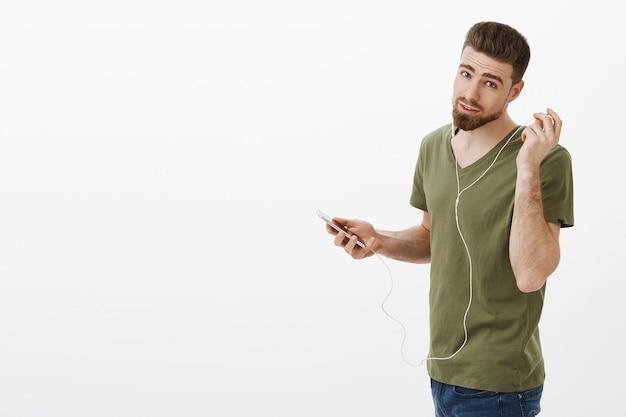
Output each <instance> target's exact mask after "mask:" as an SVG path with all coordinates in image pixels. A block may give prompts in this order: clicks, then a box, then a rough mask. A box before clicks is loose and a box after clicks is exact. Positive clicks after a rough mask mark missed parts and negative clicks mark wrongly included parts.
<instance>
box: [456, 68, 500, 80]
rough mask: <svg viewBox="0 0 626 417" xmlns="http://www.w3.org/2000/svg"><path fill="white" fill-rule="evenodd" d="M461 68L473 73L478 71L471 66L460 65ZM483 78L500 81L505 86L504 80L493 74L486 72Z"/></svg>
mask: <svg viewBox="0 0 626 417" xmlns="http://www.w3.org/2000/svg"><path fill="white" fill-rule="evenodd" d="M459 68H465V69H467V70H468V71H471V72H476V70H475V69H474V67H472V66H471V65H469V64H461V65H459ZM481 76H482V77H485V78H489V79H492V80H496V81H498V82H499V83H500V84H501V85H504V81H503V80H502V78H500V77H499V76H497V75H495V74H491V73H489V72H485V73H483V74H482V75H481Z"/></svg>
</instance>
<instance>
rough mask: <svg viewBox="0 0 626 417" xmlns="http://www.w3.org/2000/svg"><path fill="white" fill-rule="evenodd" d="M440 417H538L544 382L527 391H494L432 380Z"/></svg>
mask: <svg viewBox="0 0 626 417" xmlns="http://www.w3.org/2000/svg"><path fill="white" fill-rule="evenodd" d="M430 387H431V390H432V393H433V402H434V404H435V416H436V417H535V416H536V415H537V414H539V411H541V407H540V406H539V403H540V401H541V394H542V392H543V385H540V386H538V387H537V388H533V389H530V390H528V391H524V392H492V391H480V390H475V389H469V388H462V387H455V386H452V385H448V384H442V383H441V382H438V381H435V380H434V379H431V382H430Z"/></svg>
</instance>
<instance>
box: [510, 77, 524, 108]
mask: <svg viewBox="0 0 626 417" xmlns="http://www.w3.org/2000/svg"><path fill="white" fill-rule="evenodd" d="M523 88H524V80H520V81H518V82H517V84H515V85H513V87H511V94H510V96H509V103H510V102H512V101H513V100H515V99H516V98H518V97H519V95H520V93H521V92H522V89H523Z"/></svg>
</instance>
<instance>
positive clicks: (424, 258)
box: [376, 224, 430, 263]
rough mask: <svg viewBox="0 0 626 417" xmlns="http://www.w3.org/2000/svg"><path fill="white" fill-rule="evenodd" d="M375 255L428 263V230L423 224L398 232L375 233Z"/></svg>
mask: <svg viewBox="0 0 626 417" xmlns="http://www.w3.org/2000/svg"><path fill="white" fill-rule="evenodd" d="M376 243H377V245H376V246H377V247H378V250H377V253H380V254H381V255H384V256H386V257H388V258H392V259H396V260H399V261H404V262H411V263H428V262H430V230H428V228H427V227H426V226H424V225H423V224H421V225H418V226H414V227H411V228H409V229H406V230H402V231H398V232H389V231H377V236H376Z"/></svg>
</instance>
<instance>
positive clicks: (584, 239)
mask: <svg viewBox="0 0 626 417" xmlns="http://www.w3.org/2000/svg"><path fill="white" fill-rule="evenodd" d="M622 9H623V8H622V7H620V6H619V4H618V3H615V2H609V1H608V0H600V1H596V2H593V4H591V3H584V4H583V5H580V4H578V3H571V2H565V1H557V2H543V1H536V0H531V1H530V2H526V3H519V4H516V5H513V6H505V5H503V4H502V2H496V1H493V2H487V1H485V2H479V3H476V2H452V1H440V2H427V3H424V2H416V1H368V0H366V1H363V0H361V1H356V0H333V1H327V0H322V1H316V2H312V1H309V2H302V1H286V0H283V1H281V0H268V1H264V2H257V1H252V0H247V1H246V0H236V1H228V2H227V1H221V2H217V1H209V2H203V1H185V0H183V1H176V2H174V1H166V0H163V1H145V0H124V1H119V0H113V1H109V2H84V1H70V0H61V1H57V2H45V1H20V2H8V1H5V2H3V3H2V5H1V6H0V57H1V58H0V83H1V84H0V415H2V416H3V417H12V416H16V417H22V416H63V417H72V416H81V417H85V416H151V417H159V416H186V417H192V416H216V417H217V416H219V417H230V416H237V417H249V416H272V417H283V416H284V417H295V416H299V417H300V416H302V417H308V416H315V417H318V416H326V417H346V416H358V417H364V416H379V415H387V416H398V417H400V416H424V415H430V414H431V412H432V405H431V399H430V392H429V386H428V377H427V375H426V370H425V368H424V367H421V368H414V367H409V366H407V365H406V364H404V362H402V360H401V358H400V352H399V349H400V343H401V339H402V333H401V330H400V328H399V326H397V325H396V323H394V322H393V321H391V320H390V319H389V318H388V317H387V316H385V315H384V314H383V313H382V311H381V309H380V302H381V301H382V299H383V297H384V296H385V295H386V294H387V292H388V290H389V284H390V282H389V277H388V275H387V272H386V270H385V269H384V267H383V265H382V264H381V263H380V262H379V261H378V260H377V259H376V258H370V259H368V260H366V261H362V262H354V261H352V260H350V259H349V258H348V257H346V256H345V255H344V254H343V253H342V252H341V251H340V250H338V249H337V248H335V247H334V246H333V245H332V238H331V237H330V236H329V235H327V234H326V232H325V230H324V226H323V223H321V221H320V220H319V219H317V217H316V216H315V209H317V208H321V209H322V210H324V211H326V212H328V213H329V214H331V215H341V216H348V217H360V218H365V219H368V220H370V221H372V222H373V223H374V224H375V225H376V226H379V227H383V228H387V229H394V228H403V227H406V226H409V225H412V224H414V223H416V222H418V221H419V220H420V218H421V214H420V213H419V212H417V211H416V210H414V209H412V208H411V207H410V206H409V204H408V197H409V192H410V187H411V177H412V172H413V165H414V162H415V159H416V157H417V150H418V146H419V141H420V139H421V137H422V135H423V134H425V133H426V132H428V131H430V130H431V129H432V128H434V127H436V126H439V125H440V124H443V123H447V122H448V120H449V114H450V104H449V103H450V96H451V91H452V90H451V89H452V80H453V76H454V72H455V70H456V66H457V64H458V57H459V54H460V46H461V43H462V41H463V37H464V35H465V32H466V30H467V29H468V28H469V26H471V24H473V23H474V22H476V21H479V20H500V21H503V22H506V23H509V24H511V25H513V26H515V27H516V28H518V29H519V30H520V31H522V32H523V33H524V34H526V36H527V37H528V39H529V41H530V43H531V47H532V53H533V57H532V60H531V64H530V68H529V70H528V73H527V76H526V87H525V90H524V92H523V94H522V96H521V97H520V99H518V100H517V101H516V102H515V103H513V104H512V105H511V107H510V110H511V113H512V115H513V116H514V118H515V119H516V120H517V121H518V122H519V123H523V122H525V121H526V120H528V119H529V118H530V117H531V114H532V113H533V112H535V111H543V110H544V109H545V108H546V107H547V106H551V107H552V108H554V109H555V110H556V111H557V112H558V113H559V114H560V115H561V117H562V118H563V119H564V123H565V124H564V128H563V133H562V139H561V143H562V144H563V145H564V146H566V147H567V148H568V149H569V150H570V152H571V154H572V156H573V161H574V169H575V185H576V221H577V224H576V227H574V228H573V229H568V230H564V231H563V233H562V248H563V258H562V264H561V266H560V268H559V270H558V271H557V273H555V274H554V276H553V277H552V278H551V279H550V282H549V290H548V297H547V300H546V308H545V313H544V316H543V320H542V332H543V342H544V348H545V355H546V360H547V371H548V379H547V383H546V390H545V395H544V401H543V408H544V413H543V414H542V415H546V416H570V417H574V416H588V415H618V414H619V411H616V410H617V409H619V408H618V407H620V406H621V402H622V401H621V400H620V398H621V397H620V396H621V395H622V394H623V390H624V383H623V380H624V372H625V371H626V361H625V359H624V354H623V343H624V337H623V329H624V328H625V324H626V323H625V319H624V317H625V314H624V302H623V300H624V297H623V294H624V290H625V289H626V288H625V285H624V278H625V274H624V269H623V260H624V257H625V249H626V244H625V238H624V227H623V225H622V223H623V222H622V221H621V219H620V217H621V212H622V211H623V210H624V197H623V195H622V190H623V183H624V175H623V173H622V171H621V170H620V169H619V168H620V167H621V166H623V158H624V156H623V155H624V151H625V150H626V146H625V145H624V140H623V136H624V135H623V133H622V128H621V121H622V120H623V117H624V116H623V113H624V112H623V109H622V107H623V97H624V93H625V91H624V83H623V81H622V78H623V77H622V72H623V69H624V67H625V65H626V59H625V53H624V50H623V40H624V37H625V36H626V31H625V30H624V26H623V21H624V18H625V17H626V16H625V14H624V12H623V11H622ZM388 264H389V266H390V268H391V270H392V271H393V274H394V278H395V291H394V293H393V294H392V297H391V298H390V299H389V301H388V304H387V305H386V306H387V309H388V310H389V311H390V312H391V313H392V314H394V315H395V316H396V317H398V318H399V319H400V320H402V322H403V323H404V324H405V325H406V326H407V328H408V331H409V334H408V339H407V343H406V346H405V353H406V355H407V359H409V360H411V361H414V362H418V361H419V360H421V359H422V358H423V357H424V355H425V354H426V347H427V338H428V333H427V317H426V313H427V305H426V298H427V297H426V294H427V290H428V286H427V276H428V267H427V266H415V265H405V264H401V263H397V262H393V261H388Z"/></svg>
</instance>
